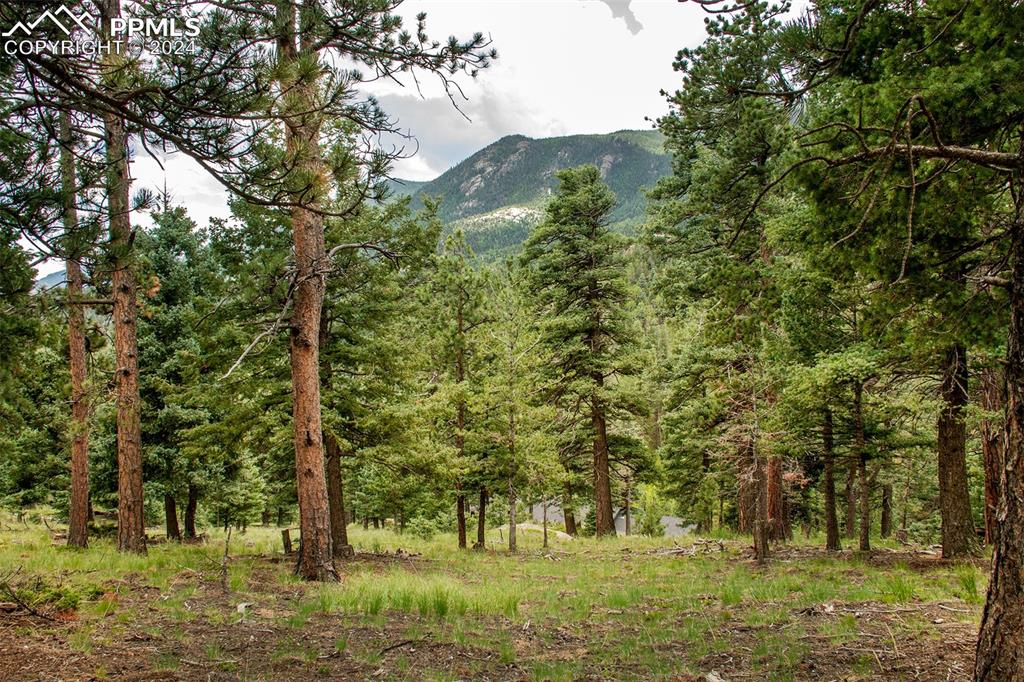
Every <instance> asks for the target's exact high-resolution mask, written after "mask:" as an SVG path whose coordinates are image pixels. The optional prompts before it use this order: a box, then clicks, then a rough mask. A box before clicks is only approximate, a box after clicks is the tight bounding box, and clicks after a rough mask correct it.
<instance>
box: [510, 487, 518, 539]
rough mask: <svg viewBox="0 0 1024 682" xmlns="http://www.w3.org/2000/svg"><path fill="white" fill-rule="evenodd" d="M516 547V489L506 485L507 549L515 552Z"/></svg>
mask: <svg viewBox="0 0 1024 682" xmlns="http://www.w3.org/2000/svg"><path fill="white" fill-rule="evenodd" d="M516 549H517V547H516V489H515V486H513V485H511V484H509V486H508V551H510V552H515V551H516Z"/></svg>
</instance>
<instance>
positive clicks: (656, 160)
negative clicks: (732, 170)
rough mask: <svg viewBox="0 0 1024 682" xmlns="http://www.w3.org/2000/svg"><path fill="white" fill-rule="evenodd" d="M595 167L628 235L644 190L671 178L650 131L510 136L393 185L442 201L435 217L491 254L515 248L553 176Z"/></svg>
mask: <svg viewBox="0 0 1024 682" xmlns="http://www.w3.org/2000/svg"><path fill="white" fill-rule="evenodd" d="M581 164H594V165H595V166H597V167H598V168H599V169H600V170H601V175H602V177H603V179H604V181H605V182H606V183H607V184H608V186H609V187H611V189H612V191H613V192H614V193H615V196H616V198H617V201H618V203H617V205H616V207H615V210H614V211H613V212H612V214H611V221H612V225H613V227H614V228H615V229H617V230H620V231H624V232H629V231H631V230H632V229H633V228H634V227H635V225H636V224H637V223H638V221H639V219H640V217H641V216H642V215H643V211H644V204H645V200H644V194H643V189H644V188H647V187H650V186H652V185H653V184H654V183H655V182H656V181H657V180H658V178H660V177H663V176H664V175H666V174H668V173H669V171H670V168H669V165H670V164H669V157H668V155H667V154H665V152H664V150H663V149H662V135H661V133H660V132H659V131H655V130H646V131H641V130H622V131H618V132H615V133H609V134H605V135H570V136H566V137H552V138H545V139H532V138H529V137H525V136H523V135H509V136H507V137H503V138H501V139H500V140H498V141H497V142H495V143H493V144H491V145H488V146H487V147H484V148H483V149H481V150H480V151H478V152H477V153H475V154H473V155H472V156H470V157H469V158H467V159H466V160H465V161H462V162H461V163H459V164H458V165H456V166H454V167H453V168H451V169H449V170H447V171H446V172H444V173H443V174H442V175H440V176H439V177H437V178H435V179H434V180H431V181H429V182H426V183H421V182H411V181H404V180H398V181H394V182H392V185H391V186H392V189H393V190H394V192H395V195H396V196H403V195H407V196H413V197H414V200H413V203H414V205H417V206H418V205H420V204H421V203H422V197H423V196H424V195H425V196H431V197H441V198H442V199H443V201H442V203H441V209H440V215H441V218H442V219H443V220H444V221H445V223H446V224H447V225H448V226H449V228H450V229H456V228H459V229H462V231H463V232H464V233H465V235H466V239H467V241H468V242H469V243H470V245H471V246H472V247H473V249H474V250H475V251H476V252H477V253H478V254H481V255H485V256H489V257H495V256H497V255H499V254H500V253H503V252H507V251H509V250H511V249H515V248H518V246H519V245H520V244H521V243H522V241H523V240H524V239H525V238H526V234H527V233H528V232H529V229H530V227H532V226H533V225H535V224H536V223H537V221H538V220H539V219H540V216H541V213H542V210H543V205H544V202H545V200H546V199H547V197H548V196H549V195H550V194H551V192H552V191H553V190H554V189H555V187H556V186H557V180H556V179H555V172H556V171H558V170H561V169H564V168H572V167H574V166H579V165H581Z"/></svg>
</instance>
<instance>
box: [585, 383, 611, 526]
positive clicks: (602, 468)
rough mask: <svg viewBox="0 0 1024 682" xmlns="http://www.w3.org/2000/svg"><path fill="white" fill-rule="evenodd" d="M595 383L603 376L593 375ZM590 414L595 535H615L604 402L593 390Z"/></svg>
mask: <svg viewBox="0 0 1024 682" xmlns="http://www.w3.org/2000/svg"><path fill="white" fill-rule="evenodd" d="M594 382H595V384H596V385H597V386H598V387H600V386H603V385H604V377H603V376H601V375H600V374H597V375H595V376H594ZM590 416H591V422H592V424H593V427H594V506H595V510H596V512H597V520H596V523H595V529H594V530H595V531H596V534H597V537H603V536H605V535H615V516H614V512H613V511H612V482H611V472H610V470H609V465H608V432H607V422H606V420H605V412H604V404H603V403H602V402H601V398H600V396H598V395H597V393H596V392H595V393H594V394H593V395H591V397H590Z"/></svg>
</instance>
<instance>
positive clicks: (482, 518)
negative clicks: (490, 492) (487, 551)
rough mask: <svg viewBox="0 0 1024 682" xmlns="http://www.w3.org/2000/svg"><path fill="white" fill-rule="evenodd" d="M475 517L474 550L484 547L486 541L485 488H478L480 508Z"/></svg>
mask: <svg viewBox="0 0 1024 682" xmlns="http://www.w3.org/2000/svg"><path fill="white" fill-rule="evenodd" d="M478 512H479V513H477V515H476V545H474V547H475V548H476V549H483V548H484V547H486V546H487V545H486V541H487V488H480V507H479V510H478Z"/></svg>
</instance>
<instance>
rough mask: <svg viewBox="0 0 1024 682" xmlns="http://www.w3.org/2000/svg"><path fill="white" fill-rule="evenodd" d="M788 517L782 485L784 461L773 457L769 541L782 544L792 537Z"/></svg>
mask: <svg viewBox="0 0 1024 682" xmlns="http://www.w3.org/2000/svg"><path fill="white" fill-rule="evenodd" d="M786 517H787V514H786V500H785V495H784V491H783V485H782V460H780V459H779V458H778V457H772V458H770V459H769V460H768V537H769V539H771V540H775V541H776V542H782V541H784V540H786V539H787V538H789V537H790V536H791V533H792V531H791V530H790V528H789V519H788V518H786Z"/></svg>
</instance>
